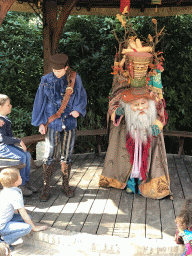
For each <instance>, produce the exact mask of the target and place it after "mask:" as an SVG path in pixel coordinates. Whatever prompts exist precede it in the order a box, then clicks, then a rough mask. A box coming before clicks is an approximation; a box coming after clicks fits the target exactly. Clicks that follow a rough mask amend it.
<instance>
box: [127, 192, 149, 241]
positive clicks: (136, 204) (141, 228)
mask: <svg viewBox="0 0 192 256" xmlns="http://www.w3.org/2000/svg"><path fill="white" fill-rule="evenodd" d="M145 214H146V198H144V197H142V196H141V195H138V194H135V195H134V200H133V210H132V218H131V227H130V234H129V237H130V238H132V237H142V238H144V237H145Z"/></svg>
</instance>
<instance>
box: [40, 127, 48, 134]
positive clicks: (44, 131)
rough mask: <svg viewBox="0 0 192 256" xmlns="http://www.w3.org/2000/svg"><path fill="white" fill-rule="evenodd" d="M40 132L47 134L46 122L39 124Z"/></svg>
mask: <svg viewBox="0 0 192 256" xmlns="http://www.w3.org/2000/svg"><path fill="white" fill-rule="evenodd" d="M39 132H40V133H41V134H42V135H43V134H46V132H47V129H46V127H45V125H44V124H40V125H39Z"/></svg>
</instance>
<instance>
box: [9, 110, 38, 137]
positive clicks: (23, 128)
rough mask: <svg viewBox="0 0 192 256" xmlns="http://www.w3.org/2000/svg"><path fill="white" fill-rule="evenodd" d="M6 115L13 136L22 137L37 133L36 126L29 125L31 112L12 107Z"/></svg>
mask: <svg viewBox="0 0 192 256" xmlns="http://www.w3.org/2000/svg"><path fill="white" fill-rule="evenodd" d="M8 117H9V119H10V120H11V128H12V131H13V134H14V136H15V137H19V138H22V137H25V136H29V135H31V134H37V133H38V129H37V127H34V126H32V125H31V112H28V111H26V110H24V109H22V108H12V110H11V113H10V114H9V116H8Z"/></svg>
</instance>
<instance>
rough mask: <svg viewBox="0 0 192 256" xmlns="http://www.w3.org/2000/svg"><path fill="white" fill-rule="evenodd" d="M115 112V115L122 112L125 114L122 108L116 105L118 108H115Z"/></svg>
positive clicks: (120, 114)
mask: <svg viewBox="0 0 192 256" xmlns="http://www.w3.org/2000/svg"><path fill="white" fill-rule="evenodd" d="M115 114H116V115H119V116H122V115H124V114H125V111H124V108H122V107H118V108H117V109H116V111H115Z"/></svg>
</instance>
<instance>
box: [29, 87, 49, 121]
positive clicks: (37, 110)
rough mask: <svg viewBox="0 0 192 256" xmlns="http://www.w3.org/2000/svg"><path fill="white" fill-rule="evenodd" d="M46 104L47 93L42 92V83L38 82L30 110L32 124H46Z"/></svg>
mask: <svg viewBox="0 0 192 256" xmlns="http://www.w3.org/2000/svg"><path fill="white" fill-rule="evenodd" d="M46 105H47V95H46V94H45V93H44V85H43V83H40V85H39V88H38V90H37V93H36V96H35V100H34V104H33V112H32V122H31V123H32V125H34V126H39V125H40V124H46V122H47V118H46V115H45V107H46Z"/></svg>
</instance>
